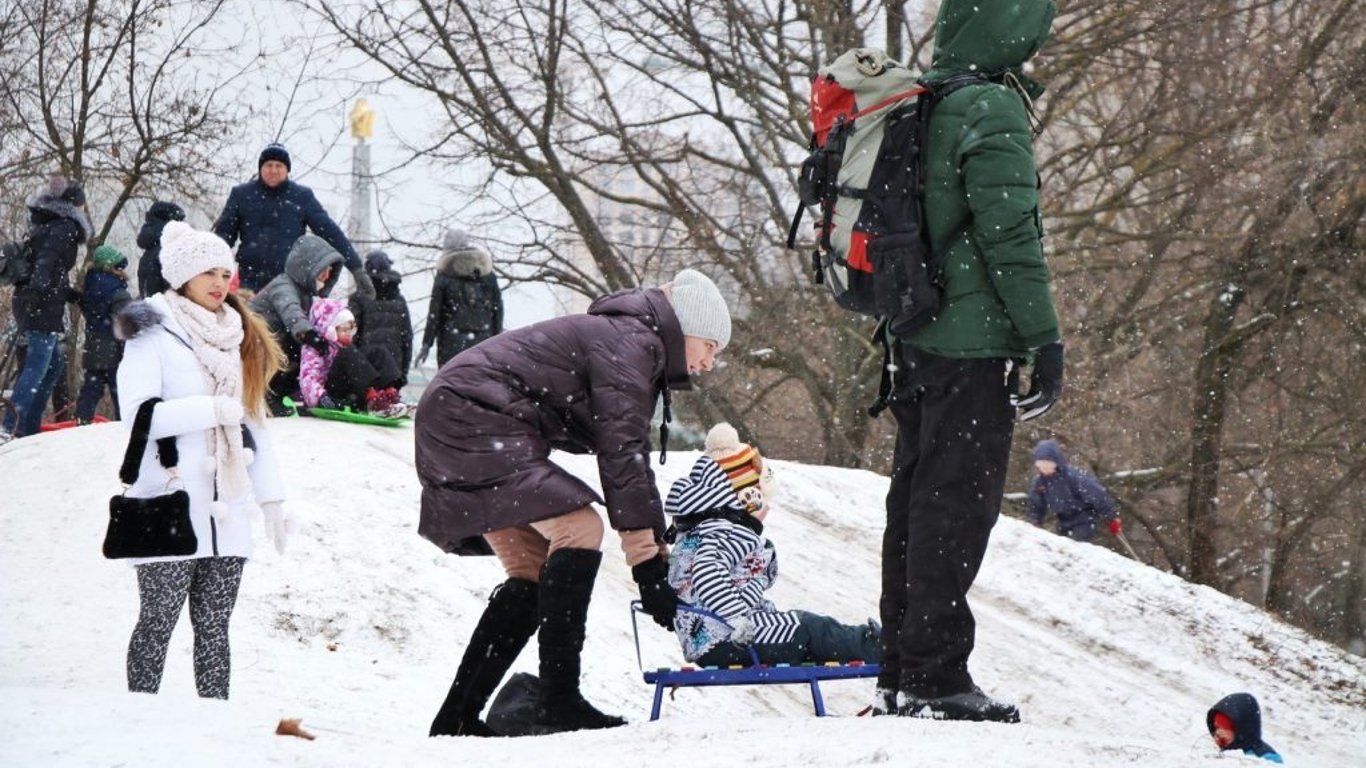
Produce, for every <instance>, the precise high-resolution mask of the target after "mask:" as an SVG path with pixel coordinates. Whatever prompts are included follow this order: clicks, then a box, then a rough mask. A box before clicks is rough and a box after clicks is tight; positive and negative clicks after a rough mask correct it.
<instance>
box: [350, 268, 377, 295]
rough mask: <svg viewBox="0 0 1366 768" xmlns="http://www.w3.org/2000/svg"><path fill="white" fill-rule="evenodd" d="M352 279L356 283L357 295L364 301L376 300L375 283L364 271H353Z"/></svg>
mask: <svg viewBox="0 0 1366 768" xmlns="http://www.w3.org/2000/svg"><path fill="white" fill-rule="evenodd" d="M351 279H352V280H353V281H355V283H356V295H357V296H359V297H361V298H362V299H373V298H375V283H374V281H373V280H371V279H370V276H369V275H368V274H366V273H365V270H363V269H353V270H351Z"/></svg>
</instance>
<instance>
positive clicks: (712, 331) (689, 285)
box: [672, 269, 730, 352]
mask: <svg viewBox="0 0 1366 768" xmlns="http://www.w3.org/2000/svg"><path fill="white" fill-rule="evenodd" d="M672 299H673V306H674V314H676V315H678V324H679V325H681V326H682V327H683V335H684V336H697V337H698V338H702V339H711V340H712V341H715V342H716V343H717V345H718V346H717V349H716V351H717V352H720V351H721V350H723V349H725V348H726V345H727V344H729V343H730V310H729V309H727V308H726V300H725V299H724V298H723V297H722V296H721V291H720V290H719V289H718V288H717V287H716V283H713V282H712V281H711V278H709V277H707V276H706V275H704V274H702V273H701V272H698V271H697V270H695V269H685V270H682V271H680V272H679V273H678V274H677V275H674V279H673V296H672Z"/></svg>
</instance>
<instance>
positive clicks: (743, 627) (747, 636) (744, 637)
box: [726, 616, 754, 645]
mask: <svg viewBox="0 0 1366 768" xmlns="http://www.w3.org/2000/svg"><path fill="white" fill-rule="evenodd" d="M726 639H727V640H729V641H731V642H732V643H735V644H736V645H749V644H750V643H752V642H754V622H752V621H750V620H749V617H748V616H741V617H740V618H738V619H732V620H731V622H730V637H727V638H726Z"/></svg>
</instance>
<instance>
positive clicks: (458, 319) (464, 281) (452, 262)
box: [422, 247, 503, 365]
mask: <svg viewBox="0 0 1366 768" xmlns="http://www.w3.org/2000/svg"><path fill="white" fill-rule="evenodd" d="M502 332H503V293H502V291H501V290H500V289H499V288H498V279H497V278H496V277H494V275H493V258H492V257H490V256H489V255H488V254H487V253H485V252H483V251H481V250H479V249H477V248H473V247H465V248H461V249H457V250H448V251H446V252H445V253H444V254H442V256H441V259H440V260H439V261H438V262H437V266H436V280H435V282H433V284H432V298H431V301H430V303H428V305H427V328H426V330H425V331H424V332H423V334H422V346H423V347H427V348H430V347H431V345H432V342H433V341H435V342H436V362H437V365H445V364H446V361H447V360H450V359H451V358H452V357H455V356H456V355H458V354H460V353H461V352H463V351H465V350H466V349H469V348H470V347H472V346H474V345H475V344H478V343H479V342H481V341H483V340H485V339H488V338H490V337H493V336H496V335H498V334H499V333H502Z"/></svg>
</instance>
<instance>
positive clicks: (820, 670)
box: [631, 600, 882, 722]
mask: <svg viewBox="0 0 1366 768" xmlns="http://www.w3.org/2000/svg"><path fill="white" fill-rule="evenodd" d="M678 610H680V611H686V612H691V613H706V612H705V611H701V610H699V609H697V608H693V607H691V606H687V605H679V606H678ZM644 612H645V609H644V607H643V606H642V605H641V603H640V601H639V600H634V601H632V602H631V631H632V632H633V633H634V634H635V640H636V664H637V666H639V667H640V671H641V675H642V676H643V677H644V679H645V682H646V684H648V685H653V686H654V687H655V697H654V702H653V703H652V704H651V706H650V720H651V722H653V721H655V720H658V719H659V710H660V707H661V705H662V704H663V703H664V689H665V688H687V687H706V686H714V685H793V684H797V683H806V684H807V685H809V686H810V687H811V707H812V709H813V710H814V711H815V713H816V717H825V716H826V715H825V699H824V697H822V696H821V685H820V684H821V681H822V680H853V679H858V678H866V677H877V676H878V673H879V672H881V671H882V665H880V664H868V663H865V662H862V661H851V662H848V663H840V662H834V661H830V662H826V663H824V664H799V665H796V666H793V665H790V664H774V665H772V666H769V665H767V664H761V663H760V662H759V654H758V653H756V652H755V650H754V649H753V648H750V649H749V657H750V660H751V661H752V662H753V664H751V665H750V666H748V667H725V668H721V667H691V666H689V667H683V668H681V669H670V668H668V667H660V668H658V669H653V670H649V669H645V664H644V662H643V661H642V660H641V657H640V626H639V623H638V621H637V614H641V613H644Z"/></svg>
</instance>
